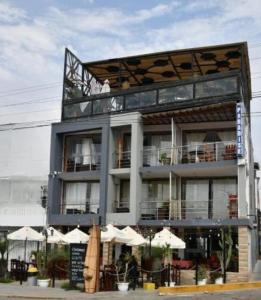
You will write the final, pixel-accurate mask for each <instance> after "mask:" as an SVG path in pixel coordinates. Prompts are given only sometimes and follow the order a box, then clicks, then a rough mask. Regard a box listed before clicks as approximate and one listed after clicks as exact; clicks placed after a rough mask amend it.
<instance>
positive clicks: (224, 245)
mask: <svg viewBox="0 0 261 300" xmlns="http://www.w3.org/2000/svg"><path fill="white" fill-rule="evenodd" d="M219 247H220V249H221V250H220V251H217V257H218V260H219V263H220V266H221V274H222V275H223V276H224V274H225V271H226V270H227V268H228V266H229V263H230V260H231V257H232V248H233V239H232V235H231V228H228V231H227V232H225V230H224V229H221V239H220V240H219ZM224 252H225V254H226V257H225V258H226V259H225V261H224ZM223 276H221V277H222V283H223Z"/></svg>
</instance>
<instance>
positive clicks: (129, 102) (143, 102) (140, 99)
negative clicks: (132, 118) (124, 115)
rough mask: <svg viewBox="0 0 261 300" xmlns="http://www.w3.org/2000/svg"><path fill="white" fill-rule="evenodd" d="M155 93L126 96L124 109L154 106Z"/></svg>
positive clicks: (148, 92)
mask: <svg viewBox="0 0 261 300" xmlns="http://www.w3.org/2000/svg"><path fill="white" fill-rule="evenodd" d="M156 96H157V91H147V92H142V93H134V94H130V95H126V98H125V107H126V109H131V108H138V107H146V106H150V105H155V104H156Z"/></svg>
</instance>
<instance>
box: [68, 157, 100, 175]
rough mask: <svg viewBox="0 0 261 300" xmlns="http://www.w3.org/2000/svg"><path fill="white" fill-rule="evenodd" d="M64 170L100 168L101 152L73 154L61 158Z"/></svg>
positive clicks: (76, 170)
mask: <svg viewBox="0 0 261 300" xmlns="http://www.w3.org/2000/svg"><path fill="white" fill-rule="evenodd" d="M63 163H64V167H63V170H64V171H65V172H80V171H93V170H100V165H101V154H100V153H93V154H90V155H73V156H70V157H67V158H63Z"/></svg>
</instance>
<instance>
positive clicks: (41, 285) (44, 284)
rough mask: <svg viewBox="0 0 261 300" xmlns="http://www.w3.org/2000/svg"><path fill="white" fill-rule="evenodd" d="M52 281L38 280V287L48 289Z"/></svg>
mask: <svg viewBox="0 0 261 300" xmlns="http://www.w3.org/2000/svg"><path fill="white" fill-rule="evenodd" d="M49 282H50V279H37V285H38V286H39V287H43V288H47V287H48V286H49Z"/></svg>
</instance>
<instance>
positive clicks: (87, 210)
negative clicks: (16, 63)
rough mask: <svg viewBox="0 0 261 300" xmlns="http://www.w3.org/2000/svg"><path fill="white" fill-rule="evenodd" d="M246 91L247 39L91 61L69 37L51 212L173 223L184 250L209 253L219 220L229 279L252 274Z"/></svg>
mask: <svg viewBox="0 0 261 300" xmlns="http://www.w3.org/2000/svg"><path fill="white" fill-rule="evenodd" d="M250 100H251V82H250V70H249V60H248V52H247V44H246V43H237V44H228V45H219V46H212V47H205V48H194V49H186V50H179V51H169V52H162V53H152V54H147V55H140V56H133V57H125V58H117V59H110V60H105V61H97V62H90V63H82V62H81V61H80V60H79V59H78V58H77V57H76V56H75V55H74V54H73V53H71V52H70V51H69V50H68V49H66V52H65V66H64V90H63V101H62V121H61V122H60V123H55V124H53V125H52V136H51V163H50V177H49V194H48V199H49V216H48V217H49V223H50V224H51V225H54V226H64V227H68V226H76V225H81V226H86V227H88V226H90V225H92V224H93V223H94V222H96V223H100V224H108V223H113V224H115V225H117V226H125V225H131V226H139V228H140V229H141V230H143V231H144V232H145V231H148V228H150V229H151V230H154V231H157V230H158V229H159V228H162V227H164V226H168V227H171V229H172V230H174V231H175V234H177V235H179V236H180V237H182V238H183V239H184V241H185V242H186V249H185V250H184V251H181V252H180V253H179V255H180V256H182V257H183V258H186V259H193V258H195V257H198V256H202V257H205V258H206V259H211V257H212V255H213V253H215V252H216V251H217V249H218V247H219V246H218V240H219V238H220V235H221V231H220V230H221V229H222V230H223V231H225V232H227V233H228V234H229V235H230V236H231V238H232V241H233V247H232V256H231V257H232V258H233V259H232V260H231V261H232V263H231V264H230V266H229V268H230V269H229V270H230V271H233V272H231V274H229V276H230V277H229V279H230V280H233V279H234V280H238V278H239V279H240V278H241V279H243V278H246V277H248V276H249V273H250V272H251V270H252V269H253V267H254V264H255V262H256V259H257V255H258V245H257V240H258V238H257V237H258V230H257V227H256V204H255V203H256V201H255V180H254V174H255V172H254V161H253V149H252V142H251V126H250ZM235 274H236V275H235Z"/></svg>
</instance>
